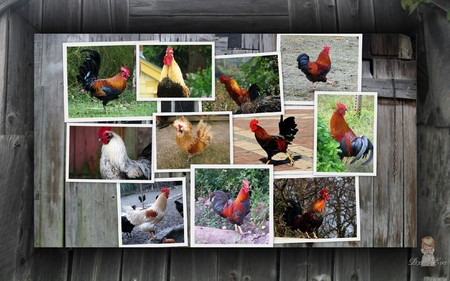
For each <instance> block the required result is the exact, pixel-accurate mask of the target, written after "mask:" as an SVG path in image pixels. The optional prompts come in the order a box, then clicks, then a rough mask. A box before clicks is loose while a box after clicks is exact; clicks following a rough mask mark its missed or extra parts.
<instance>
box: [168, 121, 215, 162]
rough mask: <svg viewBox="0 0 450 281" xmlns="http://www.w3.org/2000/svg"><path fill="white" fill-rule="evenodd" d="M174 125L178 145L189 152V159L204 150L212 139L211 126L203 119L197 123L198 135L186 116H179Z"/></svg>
mask: <svg viewBox="0 0 450 281" xmlns="http://www.w3.org/2000/svg"><path fill="white" fill-rule="evenodd" d="M172 126H173V127H174V128H175V129H176V142H177V145H178V147H179V148H180V149H181V150H182V151H185V152H186V153H187V154H188V157H189V159H190V158H191V157H192V156H194V155H196V154H199V153H201V152H202V151H204V150H205V148H206V145H207V144H208V143H209V141H210V140H211V139H212V133H211V132H210V131H211V126H208V125H207V124H206V123H204V122H203V120H200V122H198V124H197V128H196V131H197V132H196V135H194V134H193V131H192V124H191V122H189V120H188V119H187V118H186V117H180V118H177V119H176V120H175V121H174V122H173V124H172Z"/></svg>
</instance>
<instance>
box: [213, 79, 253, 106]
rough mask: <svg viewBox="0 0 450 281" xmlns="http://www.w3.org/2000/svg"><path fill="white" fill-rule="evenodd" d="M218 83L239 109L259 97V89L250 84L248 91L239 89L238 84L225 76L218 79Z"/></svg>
mask: <svg viewBox="0 0 450 281" xmlns="http://www.w3.org/2000/svg"><path fill="white" fill-rule="evenodd" d="M219 80H220V83H222V84H224V85H225V88H226V89H227V92H228V94H229V96H230V98H231V99H232V100H233V101H234V102H235V103H236V104H237V105H238V106H239V107H241V106H242V105H243V104H245V103H247V102H252V101H254V100H255V99H256V98H258V97H259V95H260V94H259V92H260V89H259V87H258V85H256V84H252V85H250V87H249V88H248V90H245V89H242V88H241V87H239V85H238V83H237V82H236V81H235V80H234V79H233V78H228V77H227V76H225V75H221V76H220V77H219Z"/></svg>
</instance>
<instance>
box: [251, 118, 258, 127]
mask: <svg viewBox="0 0 450 281" xmlns="http://www.w3.org/2000/svg"><path fill="white" fill-rule="evenodd" d="M258 123H259V121H258V119H253V120H252V121H250V127H252V126H255V125H258Z"/></svg>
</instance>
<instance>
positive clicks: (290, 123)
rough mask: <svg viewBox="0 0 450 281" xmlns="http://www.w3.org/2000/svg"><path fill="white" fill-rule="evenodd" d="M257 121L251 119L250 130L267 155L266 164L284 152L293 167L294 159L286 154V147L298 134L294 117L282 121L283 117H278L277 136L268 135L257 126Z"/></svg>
mask: <svg viewBox="0 0 450 281" xmlns="http://www.w3.org/2000/svg"><path fill="white" fill-rule="evenodd" d="M258 123H259V122H258V120H256V119H253V120H252V121H251V122H250V129H251V130H252V132H253V133H255V138H256V141H257V142H258V143H259V145H260V146H261V147H262V149H264V150H265V151H266V153H267V162H266V164H269V163H270V161H271V160H272V157H273V156H274V155H275V154H277V153H280V152H284V153H285V154H286V155H287V157H288V158H289V161H290V165H291V166H293V165H294V159H293V158H292V156H291V154H290V153H289V152H288V150H287V148H288V145H289V144H291V142H292V141H293V140H294V138H295V134H296V133H297V132H298V129H297V124H296V123H295V117H293V116H291V117H288V118H286V119H284V120H283V116H280V122H279V123H278V128H279V135H274V136H272V135H269V134H268V133H267V132H266V130H264V128H262V127H261V126H259V125H258Z"/></svg>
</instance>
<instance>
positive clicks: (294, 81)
mask: <svg viewBox="0 0 450 281" xmlns="http://www.w3.org/2000/svg"><path fill="white" fill-rule="evenodd" d="M325 45H327V46H330V59H331V70H330V72H329V73H328V74H327V78H328V80H329V81H332V82H336V86H332V85H327V84H325V83H323V82H317V83H315V87H316V91H337V92H342V91H348V92H356V91H358V78H359V75H360V74H358V65H359V63H360V61H359V40H358V37H357V36H311V35H301V36H300V35H282V36H281V39H280V51H281V65H282V73H283V90H284V101H285V102H290V101H314V92H313V91H311V87H312V83H311V82H310V81H309V80H308V79H306V76H305V74H303V72H302V71H301V70H300V69H298V62H297V57H298V56H299V55H300V54H302V53H306V54H307V55H308V56H309V57H310V60H312V61H315V60H316V59H317V56H318V55H319V53H320V52H321V51H322V49H323V46H325Z"/></svg>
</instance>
